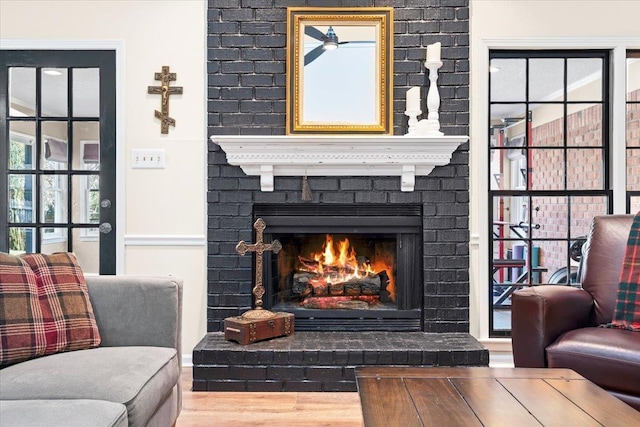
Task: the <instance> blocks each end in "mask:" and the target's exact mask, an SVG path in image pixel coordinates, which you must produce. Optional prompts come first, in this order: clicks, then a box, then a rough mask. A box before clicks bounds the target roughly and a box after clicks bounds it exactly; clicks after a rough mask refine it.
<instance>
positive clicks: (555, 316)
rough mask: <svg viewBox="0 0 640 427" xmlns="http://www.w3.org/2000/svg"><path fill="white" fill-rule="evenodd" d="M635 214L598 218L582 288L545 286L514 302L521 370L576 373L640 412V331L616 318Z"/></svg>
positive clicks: (582, 272) (521, 293)
mask: <svg viewBox="0 0 640 427" xmlns="http://www.w3.org/2000/svg"><path fill="white" fill-rule="evenodd" d="M632 221H633V215H605V216H599V217H596V218H594V220H593V222H592V223H591V230H590V232H589V235H588V238H587V242H586V243H585V245H584V247H583V255H582V259H581V264H580V268H579V273H578V279H579V281H580V282H581V286H582V288H577V287H572V286H558V285H540V286H533V287H529V288H525V289H521V290H518V291H516V292H514V293H513V296H512V301H511V304H512V306H511V331H512V332H511V334H512V346H513V358H514V362H515V366H516V367H528V368H543V367H548V368H570V369H573V370H574V371H576V372H578V373H579V374H580V375H582V376H583V377H585V378H587V379H589V380H591V381H592V382H594V383H595V384H597V385H598V386H600V387H602V388H603V389H605V390H607V391H608V392H610V393H611V394H613V395H614V396H616V397H618V398H620V399H621V400H623V401H624V402H626V403H627V404H629V405H631V406H632V407H634V408H636V409H637V410H640V332H631V331H627V330H621V329H610V328H598V327H597V326H598V325H600V324H604V323H609V322H611V320H612V319H613V311H614V308H615V302H616V297H617V291H618V282H619V280H620V270H621V268H622V260H623V258H624V254H625V249H626V244H627V238H628V236H629V230H630V229H631V223H632Z"/></svg>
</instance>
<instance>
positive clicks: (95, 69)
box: [0, 50, 116, 274]
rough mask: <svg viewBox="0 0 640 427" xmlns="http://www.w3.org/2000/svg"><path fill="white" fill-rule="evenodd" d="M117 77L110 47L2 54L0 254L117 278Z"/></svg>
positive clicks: (0, 60) (0, 89) (16, 51)
mask: <svg viewBox="0 0 640 427" xmlns="http://www.w3.org/2000/svg"><path fill="white" fill-rule="evenodd" d="M115 80H116V77H115V51H109V50H99V51H98V50H96V51H94V50H91V51H90V50H74V51H58V50H3V51H2V55H1V57H0V212H1V215H0V251H3V252H10V253H17V254H19V253H30V252H42V253H52V252H60V251H69V252H74V253H75V255H76V256H77V258H78V261H79V262H80V265H81V266H82V268H83V270H84V271H85V272H87V273H99V274H115V272H116V232H115V231H116V185H115V182H116V132H115V129H116V126H115V121H116V120H115V116H116V100H115V97H116V95H115V93H116V92H115V84H116V81H115Z"/></svg>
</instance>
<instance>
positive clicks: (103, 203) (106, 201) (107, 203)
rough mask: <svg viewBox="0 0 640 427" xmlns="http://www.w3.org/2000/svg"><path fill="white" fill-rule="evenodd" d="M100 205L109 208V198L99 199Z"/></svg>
mask: <svg viewBox="0 0 640 427" xmlns="http://www.w3.org/2000/svg"><path fill="white" fill-rule="evenodd" d="M100 207H101V208H110V207H111V200H109V199H104V200H101V201H100Z"/></svg>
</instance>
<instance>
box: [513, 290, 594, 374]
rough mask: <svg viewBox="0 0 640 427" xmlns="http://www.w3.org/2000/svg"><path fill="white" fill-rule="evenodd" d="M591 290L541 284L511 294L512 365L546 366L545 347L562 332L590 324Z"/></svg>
mask: <svg viewBox="0 0 640 427" xmlns="http://www.w3.org/2000/svg"><path fill="white" fill-rule="evenodd" d="M592 309H593V298H592V297H591V294H590V293H589V292H587V291H585V290H583V289H579V288H574V287H570V286H559V285H540V286H533V287H529V288H525V289H520V290H518V291H516V292H514V293H513V295H512V297H511V345H512V347H513V360H514V363H515V366H517V367H526V368H544V367H546V354H545V349H546V348H547V346H548V345H549V344H551V343H552V342H554V341H555V340H556V339H557V338H558V337H559V336H560V335H561V334H563V333H564V332H567V331H570V330H573V329H578V328H582V327H585V326H588V325H589V319H590V316H591V312H592Z"/></svg>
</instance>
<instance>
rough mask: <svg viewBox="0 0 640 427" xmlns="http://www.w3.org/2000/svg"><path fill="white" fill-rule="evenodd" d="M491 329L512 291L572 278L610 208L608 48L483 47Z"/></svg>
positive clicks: (505, 325)
mask: <svg viewBox="0 0 640 427" xmlns="http://www.w3.org/2000/svg"><path fill="white" fill-rule="evenodd" d="M489 57H490V73H489V124H488V128H489V141H490V144H489V147H488V150H489V156H488V158H489V165H488V170H489V182H490V185H489V194H488V197H489V216H488V217H489V221H490V224H489V230H490V236H489V242H490V248H491V251H492V252H491V254H490V256H489V272H490V275H491V278H490V280H491V285H490V286H488V289H489V304H490V307H489V313H490V318H489V327H490V330H489V335H490V336H492V337H500V336H509V335H510V332H511V325H510V319H511V313H510V308H511V294H512V292H513V291H514V290H516V289H518V288H521V287H524V286H533V285H535V284H539V283H553V284H558V285H565V286H566V285H571V284H572V283H574V282H575V280H576V275H577V269H578V263H579V258H580V249H581V245H582V243H583V242H584V239H585V235H586V234H587V231H588V227H589V224H590V221H591V218H592V217H593V216H594V215H599V214H606V213H610V212H611V211H612V208H613V206H612V203H613V200H612V190H611V186H610V178H609V175H610V174H609V166H608V165H609V134H610V132H609V126H610V124H609V109H610V106H609V52H608V51H604V50H584V51H574V50H553V51H551V50H550V51H539V50H535V51H533V50H530V51H506V50H494V51H491V52H490V54H489Z"/></svg>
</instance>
